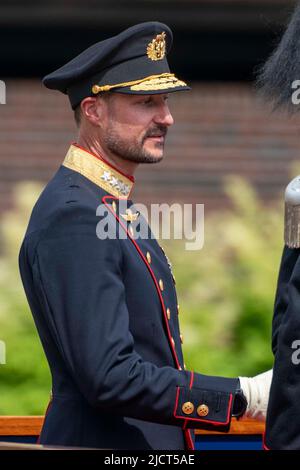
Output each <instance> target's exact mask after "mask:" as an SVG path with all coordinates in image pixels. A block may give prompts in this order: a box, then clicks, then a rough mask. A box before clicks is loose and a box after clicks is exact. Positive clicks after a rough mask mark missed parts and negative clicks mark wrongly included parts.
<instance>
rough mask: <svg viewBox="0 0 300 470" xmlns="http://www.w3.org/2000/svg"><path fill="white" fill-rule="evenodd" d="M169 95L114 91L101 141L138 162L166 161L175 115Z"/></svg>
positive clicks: (126, 157) (106, 105)
mask: <svg viewBox="0 0 300 470" xmlns="http://www.w3.org/2000/svg"><path fill="white" fill-rule="evenodd" d="M167 99H168V95H167V94H160V95H127V94H121V93H112V94H111V96H110V97H109V98H108V99H107V100H105V113H104V114H105V117H104V120H103V122H102V126H101V128H102V136H101V142H102V145H103V146H104V147H106V148H105V150H108V151H109V152H111V153H113V154H115V155H117V156H118V157H120V158H122V159H125V160H130V161H132V162H136V163H156V162H159V161H160V160H162V158H163V152H164V144H165V137H166V134H167V130H168V127H169V126H171V125H172V124H173V122H174V121H173V117H172V115H171V113H170V111H169V107H168V104H167Z"/></svg>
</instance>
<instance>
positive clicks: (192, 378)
mask: <svg viewBox="0 0 300 470" xmlns="http://www.w3.org/2000/svg"><path fill="white" fill-rule="evenodd" d="M193 384H194V371H191V380H190V390H192V387H193Z"/></svg>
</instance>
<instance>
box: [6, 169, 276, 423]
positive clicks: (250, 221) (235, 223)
mask: <svg viewBox="0 0 300 470" xmlns="http://www.w3.org/2000/svg"><path fill="white" fill-rule="evenodd" d="M225 186H226V192H227V194H228V196H229V197H230V199H231V201H232V209H231V210H226V211H224V210H223V211H218V212H215V213H213V214H212V215H209V216H207V217H206V218H205V245H204V248H203V249H202V250H201V251H196V252H195V251H186V250H185V246H184V244H185V241H182V240H181V241H178V240H172V241H162V242H161V244H162V245H163V246H164V248H165V250H166V252H167V254H168V257H169V258H170V259H171V261H172V264H173V271H174V273H175V277H176V282H177V285H176V287H177V291H178V298H179V303H180V323H181V331H182V333H183V336H184V344H183V349H184V357H185V362H186V365H187V367H188V368H190V369H194V370H197V371H199V372H202V373H207V374H218V375H228V376H236V375H254V374H256V373H258V372H261V371H263V370H266V369H268V368H269V367H271V366H272V354H271V347H270V336H271V321H272V309H273V302H274V293H275V289H276V278H277V273H278V267H279V262H280V256H281V250H282V245H283V242H282V233H283V207H282V205H281V204H278V205H277V206H272V207H271V208H270V207H265V206H263V205H261V203H260V202H259V200H258V198H257V196H256V194H255V191H254V190H253V189H252V188H251V186H250V185H249V184H248V183H246V182H245V181H243V180H241V179H239V178H230V179H228V180H227V181H226V184H225ZM41 189H42V188H41V186H39V185H37V184H35V183H22V184H19V185H18V186H17V187H16V188H15V193H14V194H15V196H14V197H15V201H14V202H15V204H14V209H13V210H11V211H8V212H6V213H4V214H3V215H1V229H0V236H1V247H2V249H1V252H0V340H2V341H5V343H6V348H7V358H6V359H7V363H6V364H5V365H0V414H6V415H8V414H10V415H27V414H28V415H31V414H42V413H43V412H44V411H45V407H46V405H47V401H48V398H49V391H50V388H51V380H50V373H49V369H48V366H47V363H46V360H45V357H44V354H43V351H42V347H41V344H40V341H39V338H38V335H37V333H36V330H35V326H34V322H33V320H32V317H31V314H30V311H29V307H28V305H27V301H26V298H25V294H24V292H23V287H22V284H21V281H20V277H19V271H18V263H17V259H18V251H19V248H20V245H21V241H22V238H23V235H24V232H25V228H26V226H27V223H28V218H29V215H30V212H31V208H32V206H33V204H34V201H35V200H36V199H37V197H38V195H39V193H40V191H41Z"/></svg>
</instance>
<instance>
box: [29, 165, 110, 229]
mask: <svg viewBox="0 0 300 470" xmlns="http://www.w3.org/2000/svg"><path fill="white" fill-rule="evenodd" d="M106 194H107V193H106V192H105V191H103V190H102V189H101V188H99V187H96V186H95V185H94V184H93V183H92V182H90V181H89V180H87V179H86V178H85V177H84V176H82V175H81V174H80V173H77V172H75V171H73V170H70V169H68V168H65V167H64V166H61V167H60V168H59V170H58V171H57V172H56V174H55V175H54V176H53V178H52V179H51V180H50V181H49V183H48V184H47V185H46V187H45V188H44V190H43V191H42V193H41V194H40V196H39V198H38V200H37V201H36V204H35V206H34V208H33V210H32V214H31V217H30V221H29V225H28V229H27V234H29V233H32V232H36V231H40V230H52V229H53V228H55V227H56V228H60V229H65V230H67V229H68V227H70V224H72V222H74V223H75V222H76V221H77V222H78V221H79V219H80V220H81V221H83V220H87V219H89V220H91V219H93V218H96V211H97V208H98V206H99V205H100V204H101V203H102V198H103V197H104V196H105V195H106ZM94 220H96V219H94Z"/></svg>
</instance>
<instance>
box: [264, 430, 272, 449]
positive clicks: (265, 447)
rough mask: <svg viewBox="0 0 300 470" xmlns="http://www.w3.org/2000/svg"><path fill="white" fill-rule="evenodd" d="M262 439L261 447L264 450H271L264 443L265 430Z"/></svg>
mask: <svg viewBox="0 0 300 470" xmlns="http://www.w3.org/2000/svg"><path fill="white" fill-rule="evenodd" d="M262 441H263V449H264V450H271V449H269V447H268V446H267V444H266V432H264V433H263V436H262Z"/></svg>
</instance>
